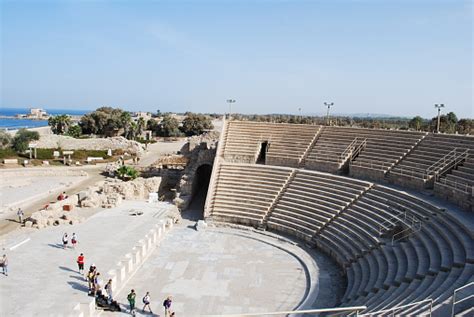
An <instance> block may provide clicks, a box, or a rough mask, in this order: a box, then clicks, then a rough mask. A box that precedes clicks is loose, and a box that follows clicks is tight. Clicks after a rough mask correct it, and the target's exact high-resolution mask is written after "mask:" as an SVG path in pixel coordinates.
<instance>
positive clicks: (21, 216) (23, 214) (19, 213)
mask: <svg viewBox="0 0 474 317" xmlns="http://www.w3.org/2000/svg"><path fill="white" fill-rule="evenodd" d="M16 215H17V216H18V222H19V223H20V225H22V224H23V217H25V213H24V212H23V209H21V208H18V211H17V212H16Z"/></svg>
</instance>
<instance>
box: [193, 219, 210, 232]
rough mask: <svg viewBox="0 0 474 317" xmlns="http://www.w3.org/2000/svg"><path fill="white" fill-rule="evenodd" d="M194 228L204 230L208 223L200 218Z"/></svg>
mask: <svg viewBox="0 0 474 317" xmlns="http://www.w3.org/2000/svg"><path fill="white" fill-rule="evenodd" d="M194 228H195V229H196V230H197V231H202V230H204V229H206V228H207V223H206V222H205V221H204V220H198V222H196V225H195V226H194Z"/></svg>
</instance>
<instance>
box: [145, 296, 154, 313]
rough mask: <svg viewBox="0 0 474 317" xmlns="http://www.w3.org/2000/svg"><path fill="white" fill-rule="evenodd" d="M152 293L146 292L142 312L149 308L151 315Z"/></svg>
mask: <svg viewBox="0 0 474 317" xmlns="http://www.w3.org/2000/svg"><path fill="white" fill-rule="evenodd" d="M150 299H151V298H150V292H146V294H145V296H144V297H143V309H142V311H143V312H145V308H146V307H148V309H149V310H150V313H151V314H153V312H152V311H151V307H150Z"/></svg>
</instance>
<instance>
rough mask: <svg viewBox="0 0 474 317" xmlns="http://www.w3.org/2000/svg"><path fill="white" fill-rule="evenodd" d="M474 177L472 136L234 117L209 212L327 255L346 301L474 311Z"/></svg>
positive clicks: (216, 168)
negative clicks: (237, 119)
mask: <svg viewBox="0 0 474 317" xmlns="http://www.w3.org/2000/svg"><path fill="white" fill-rule="evenodd" d="M473 185H474V137H472V136H459V135H446V134H433V133H424V132H410V131H399V130H379V129H363V128H349V127H331V126H315V125H296V124H275V123H256V122H246V121H227V122H226V123H225V124H224V126H223V130H222V133H221V136H220V140H219V145H218V148H217V153H216V157H215V160H214V164H213V166H212V175H211V178H210V183H209V189H208V192H207V196H206V200H205V206H204V218H205V219H206V221H207V222H208V223H211V224H217V225H226V226H232V225H235V226H237V227H239V226H248V227H253V228H254V229H255V230H257V231H258V230H261V231H265V232H270V233H273V234H277V235H281V236H282V237H283V236H286V237H293V238H295V239H297V241H299V244H300V245H302V246H306V247H312V248H315V249H318V250H320V251H323V252H324V253H326V254H327V255H328V256H329V257H330V258H331V259H332V260H333V261H334V263H335V264H334V265H335V266H337V268H338V269H339V270H340V272H342V273H341V274H342V276H343V278H344V281H345V282H344V283H345V286H344V287H343V290H342V292H341V296H340V298H337V305H336V306H337V307H352V306H364V309H363V311H360V312H358V313H359V315H365V316H382V315H431V314H432V315H433V316H449V315H456V316H468V315H469V316H473V314H474V283H473V282H474V217H473V215H474V214H473V212H474V191H473ZM320 292H324V290H320ZM334 296H336V295H335V294H334ZM333 314H334V313H332V315H333ZM354 314H355V313H354Z"/></svg>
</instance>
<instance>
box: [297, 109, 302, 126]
mask: <svg viewBox="0 0 474 317" xmlns="http://www.w3.org/2000/svg"><path fill="white" fill-rule="evenodd" d="M298 111H299V113H300V123H301V119H302V117H301V107H300V108H298Z"/></svg>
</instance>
